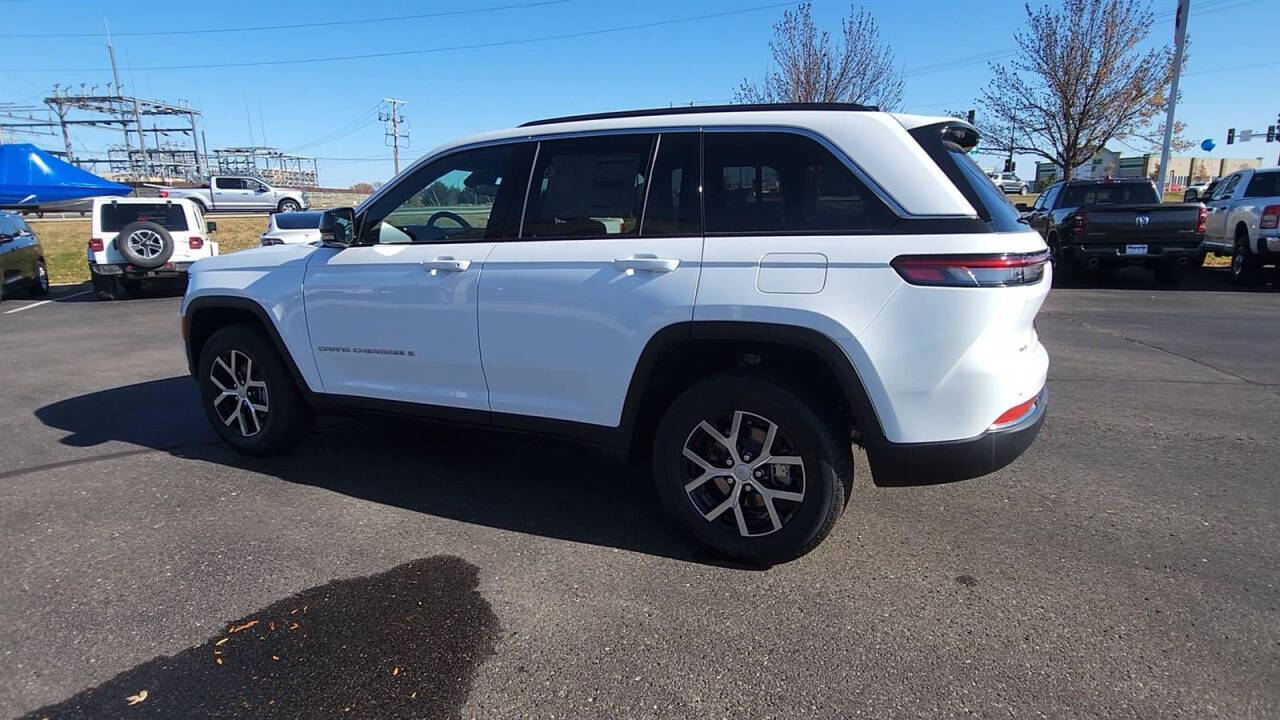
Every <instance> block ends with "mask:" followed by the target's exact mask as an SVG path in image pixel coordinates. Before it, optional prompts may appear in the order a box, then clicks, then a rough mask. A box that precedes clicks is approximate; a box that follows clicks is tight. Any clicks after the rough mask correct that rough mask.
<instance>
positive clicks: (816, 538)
mask: <svg viewBox="0 0 1280 720" xmlns="http://www.w3.org/2000/svg"><path fill="white" fill-rule="evenodd" d="M653 472H654V481H655V483H656V485H657V490H658V495H659V497H660V498H661V499H662V502H663V504H664V505H665V506H666V508H667V511H668V512H669V513H671V515H672V516H673V517H674V518H675V519H676V521H677V522H678V523H679V524H680V525H681V526H682V528H683V529H684V530H686V531H687V532H688V533H689V534H690V535H692V536H693V537H694V538H695V539H696V540H697V541H698V542H700V543H702V544H703V545H705V546H707V547H709V548H711V549H712V550H714V551H715V552H717V553H720V554H722V555H726V556H728V557H732V558H735V559H738V560H742V561H745V562H749V563H753V564H760V565H771V564H775V563H780V562H786V561H788V560H793V559H795V558H797V557H800V556H801V555H804V554H805V553H807V552H809V551H810V550H812V549H813V548H814V547H816V546H817V545H818V543H820V542H821V541H822V539H823V538H825V537H826V536H827V534H828V533H830V532H831V529H832V528H833V527H834V526H835V523H836V520H837V519H839V517H840V513H841V512H842V511H843V510H844V506H845V503H846V499H847V498H848V497H849V493H850V492H851V490H852V484H853V456H852V449H851V443H850V442H849V435H848V429H847V426H846V425H845V424H844V423H842V422H841V421H840V420H839V419H838V418H837V417H836V415H835V414H834V412H832V410H831V409H830V408H829V407H828V406H827V405H826V404H824V403H821V402H819V401H818V400H816V399H815V398H813V397H812V396H811V395H810V394H809V393H807V392H804V391H802V390H800V389H798V388H794V387H791V386H789V385H788V384H785V383H783V382H780V381H778V380H776V379H774V378H772V377H770V376H768V375H764V374H754V373H753V374H743V373H731V374H726V375H720V376H716V377H712V378H709V379H707V380H704V381H702V382H700V383H698V384H696V385H694V386H693V387H691V388H689V389H688V390H686V391H685V392H684V393H683V394H681V395H680V397H678V398H676V400H675V402H673V403H672V404H671V407H670V408H668V410H667V412H666V415H665V416H664V417H663V418H662V421H661V423H660V424H659V426H658V432H657V435H656V437H655V439H654V448H653Z"/></svg>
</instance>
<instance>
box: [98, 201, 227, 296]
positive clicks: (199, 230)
mask: <svg viewBox="0 0 1280 720" xmlns="http://www.w3.org/2000/svg"><path fill="white" fill-rule="evenodd" d="M216 230H217V224H216V223H212V222H206V221H205V219H204V213H203V212H202V211H201V209H200V206H199V205H198V204H196V203H195V202H193V201H191V200H185V199H181V198H166V199H163V200H157V199H156V198H106V197H99V198H94V199H93V221H92V224H91V230H90V233H91V234H90V237H89V247H88V250H87V257H88V261H89V276H90V278H91V279H92V281H93V290H94V293H96V295H97V297H98V299H99V300H116V299H119V298H120V297H122V296H123V295H124V293H125V292H129V291H134V290H137V289H138V288H139V287H141V285H142V283H143V282H144V281H151V280H164V279H170V280H179V281H182V280H185V279H186V277H187V272H188V270H189V269H190V267H191V264H192V263H193V262H195V261H196V260H199V259H201V258H207V257H213V256H214V255H217V254H218V243H216V242H214V241H213V239H212V237H211V233H213V232H214V231H216Z"/></svg>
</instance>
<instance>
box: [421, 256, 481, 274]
mask: <svg viewBox="0 0 1280 720" xmlns="http://www.w3.org/2000/svg"><path fill="white" fill-rule="evenodd" d="M469 267H471V261H470V260H455V259H453V258H451V257H438V258H436V259H434V260H423V261H422V269H423V270H428V271H430V272H432V273H433V274H434V273H435V272H436V271H437V270H439V271H441V272H462V271H463V270H466V269H467V268H469Z"/></svg>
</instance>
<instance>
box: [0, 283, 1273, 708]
mask: <svg viewBox="0 0 1280 720" xmlns="http://www.w3.org/2000/svg"><path fill="white" fill-rule="evenodd" d="M1224 276H1225V271H1224V270H1208V271H1204V272H1201V273H1197V274H1196V275H1195V277H1194V278H1193V279H1192V280H1191V281H1190V282H1189V283H1188V285H1187V287H1186V288H1184V289H1182V290H1179V291H1157V290H1154V289H1152V287H1151V281H1150V278H1149V276H1148V274H1146V273H1142V272H1138V271H1133V272H1125V273H1121V274H1118V275H1116V276H1114V277H1112V278H1109V279H1108V280H1107V281H1106V282H1105V283H1103V284H1094V285H1090V286H1086V287H1076V288H1065V289H1057V290H1054V291H1053V292H1052V293H1051V294H1050V296H1049V300H1048V302H1047V303H1046V305H1045V309H1044V311H1043V312H1042V313H1041V316H1040V318H1039V321H1038V327H1039V331H1040V334H1041V337H1042V339H1043V341H1044V343H1045V345H1046V346H1047V347H1048V348H1049V352H1050V356H1051V359H1052V366H1051V369H1050V382H1049V390H1050V393H1051V402H1050V410H1049V416H1048V420H1047V422H1046V425H1045V428H1044V431H1043V432H1042V434H1041V436H1040V438H1039V440H1038V441H1037V443H1036V444H1035V445H1033V446H1032V448H1031V449H1030V450H1029V451H1028V453H1027V454H1026V455H1025V456H1024V457H1022V458H1021V459H1020V460H1019V461H1017V462H1016V463H1015V464H1014V465H1012V466H1010V467H1009V468H1007V469H1005V470H1003V471H1001V472H999V473H997V474H995V475H993V476H990V477H986V478H982V479H979V480H975V481H970V482H966V483H960V484H955V485H947V486H938V487H925V488H901V489H881V488H876V487H874V486H873V485H872V484H871V482H870V477H869V472H868V470H867V468H866V466H865V463H862V462H861V458H860V464H859V466H858V477H857V481H856V487H855V492H854V497H853V501H852V503H851V504H850V507H849V510H848V512H847V513H846V515H845V517H844V518H843V520H842V521H841V522H840V524H839V525H838V527H837V528H836V530H835V531H834V533H833V534H832V536H831V537H830V538H829V539H828V540H827V541H826V542H825V543H824V544H823V545H822V546H820V547H819V548H818V549H817V550H815V551H814V552H813V553H812V554H810V555H808V556H806V557H804V558H802V559H800V560H798V561H796V562H794V563H791V564H789V565H785V566H780V567H776V568H773V569H770V570H767V571H758V570H751V569H745V568H738V567H731V566H725V565H724V564H721V563H718V562H716V561H714V560H713V559H712V558H710V557H709V556H706V555H705V554H703V553H702V552H701V551H699V550H697V549H696V548H694V546H693V545H692V544H690V543H688V542H686V541H684V540H683V539H681V538H680V537H678V536H677V535H675V533H674V531H673V530H672V529H671V528H670V527H669V526H668V524H667V522H666V521H665V520H664V519H663V514H662V512H661V510H660V508H659V506H658V503H657V500H656V498H655V497H654V496H653V494H652V492H651V491H650V489H649V486H648V484H647V483H648V481H647V480H646V476H645V474H644V473H643V472H641V471H639V470H637V469H633V468H629V467H626V466H623V465H620V464H618V463H616V462H614V461H612V460H610V459H608V458H606V457H603V456H599V455H597V454H593V453H590V452H585V451H584V450H582V449H580V448H577V447H574V446H570V445H563V444H558V443H552V442H548V441H543V440H540V439H537V438H526V437H516V436H509V435H498V434H493V433H487V432H479V431H464V430H458V429H447V430H442V429H439V428H435V427H431V426H423V425H415V424H410V423H406V422H403V421H380V422H357V421H352V420H329V421H326V422H324V423H323V424H322V425H321V427H320V429H319V430H318V431H317V432H316V433H315V434H314V435H313V436H312V437H311V438H309V440H308V441H306V442H305V443H304V444H303V446H302V447H300V448H298V449H297V450H296V451H294V452H293V453H292V454H290V455H288V456H285V457H280V458H273V459H265V460H257V459H250V458H245V457H240V456H237V455H235V454H234V453H232V452H231V451H229V450H228V449H226V448H224V447H223V446H222V445H220V444H219V443H218V442H217V441H216V440H215V437H214V435H213V433H212V431H211V430H210V429H209V428H208V426H207V424H206V422H205V420H204V417H203V415H202V414H201V412H200V409H199V407H198V406H197V405H196V394H195V386H194V383H192V382H191V380H190V379H189V378H188V377H187V376H186V374H185V373H186V366H185V362H184V359H183V357H182V349H181V344H180V342H179V339H178V318H177V308H178V298H176V297H172V296H164V295H161V294H155V295H151V296H148V297H143V298H138V299H133V300H129V301H125V302H118V303H99V302H94V301H93V300H92V298H91V296H90V295H75V293H77V292H80V288H74V289H64V290H62V291H61V292H59V293H57V294H56V296H55V298H54V301H53V302H50V303H47V304H44V305H39V306H36V305H35V304H34V303H32V302H30V301H26V300H12V301H5V303H4V304H3V305H2V306H0V335H2V336H3V338H4V347H5V351H4V370H3V378H4V382H3V387H4V391H5V403H4V404H3V405H2V406H0V437H3V443H0V500H2V501H0V535H2V536H3V537H0V546H3V547H4V548H5V549H6V550H5V552H4V554H3V555H2V556H0V578H3V582H0V625H2V626H3V627H5V628H11V629H12V630H11V631H10V632H8V633H6V634H5V636H4V637H3V638H0V714H3V715H5V716H10V715H26V714H30V716H31V717H37V718H38V717H45V716H48V717H65V716H71V717H76V716H84V717H104V716H105V717H110V716H117V715H125V714H126V709H128V711H130V712H138V713H139V714H141V711H142V710H147V711H148V712H150V713H153V714H155V715H157V716H173V715H181V714H201V715H204V714H210V715H211V714H223V715H231V714H252V715H258V716H268V717H270V716H276V715H279V716H318V715H324V716H329V715H337V714H347V715H350V716H353V717H417V716H431V717H437V716H450V717H453V716H458V715H461V716H465V717H472V716H474V717H527V716H539V717H551V716H555V717H564V716H575V715H576V716H636V717H671V716H698V717H702V716H706V717H726V716H732V717H770V716H776V717H796V716H815V717H827V716H842V717H847V716H867V717H919V716H926V715H928V716H952V715H979V716H984V717H985V716H1016V717H1024V716H1031V715H1036V714H1044V715H1047V716H1051V717H1074V716H1080V717H1088V716H1099V715H1109V716H1122V717H1127V716H1132V717H1156V716H1189V717H1232V718H1238V717H1274V716H1275V715H1277V714H1278V713H1280V685H1277V683H1276V681H1275V680H1276V678H1277V677H1280V610H1278V609H1277V608H1278V607H1280V588H1277V582H1278V580H1277V577H1278V576H1280V573H1277V561H1276V554H1275V553H1276V548H1277V547H1280V521H1278V520H1277V518H1280V513H1278V512H1277V511H1278V510H1280V481H1278V480H1277V477H1278V475H1280V364H1278V363H1277V362H1276V360H1277V358H1280V293H1277V292H1274V291H1273V290H1272V289H1271V288H1266V289H1262V290H1259V291H1256V292H1235V291H1231V289H1230V288H1229V287H1228V286H1227V285H1226V282H1225V278H1224ZM1273 279H1274V278H1273ZM20 308H25V309H21V311H19V312H12V311H14V310H19V309H20ZM255 621H256V623H255ZM295 624H296V625H297V627H294V625H295ZM242 627H243V629H238V630H236V632H229V630H230V629H233V628H242ZM220 643H221V644H220ZM143 690H145V691H147V695H146V697H145V699H143V700H141V701H137V702H136V704H135V705H134V706H132V707H130V706H129V705H128V700H127V699H126V698H128V697H130V696H132V697H135V698H136V697H137V696H138V694H139V693H140V692H141V691H143ZM250 710H252V712H249V711H250Z"/></svg>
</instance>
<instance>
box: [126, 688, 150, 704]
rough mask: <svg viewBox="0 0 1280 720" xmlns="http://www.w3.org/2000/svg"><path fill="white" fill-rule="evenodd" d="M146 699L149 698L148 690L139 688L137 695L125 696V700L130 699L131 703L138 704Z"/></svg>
mask: <svg viewBox="0 0 1280 720" xmlns="http://www.w3.org/2000/svg"><path fill="white" fill-rule="evenodd" d="M146 699H147V691H146V690H139V691H138V694H137V695H130V696H129V697H127V698H125V700H128V701H129V704H130V705H137V704H138V703H140V702H142V701H143V700H146Z"/></svg>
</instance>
